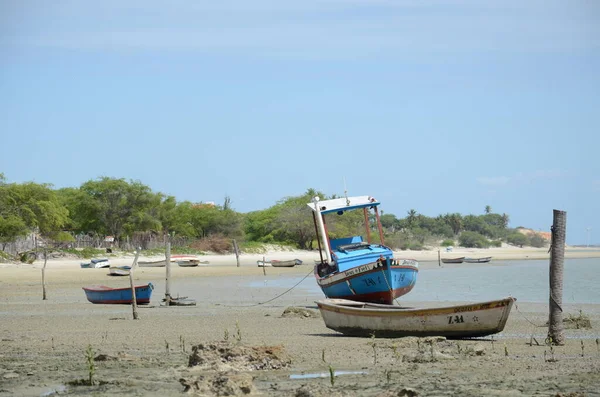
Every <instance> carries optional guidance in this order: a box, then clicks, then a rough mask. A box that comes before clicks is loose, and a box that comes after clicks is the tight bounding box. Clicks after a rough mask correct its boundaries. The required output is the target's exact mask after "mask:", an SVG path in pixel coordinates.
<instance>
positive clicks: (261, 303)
mask: <svg viewBox="0 0 600 397" xmlns="http://www.w3.org/2000/svg"><path fill="white" fill-rule="evenodd" d="M312 273H313V269H311V270H310V271H309V272H308V273H307V274H306V276H304V277H302V279H301V280H300V281H298V282H297V283H296V284H294V286H292V287H291V288H289V289H288V290H287V291H284V292H282V293H281V294H279V295H277V296H275V297H274V298H271V299H269V300H267V301H264V302H258V303H255V304H252V305H223V304H220V303H216V305H217V306H225V307H255V306H261V305H264V304H266V303H270V302H273V301H274V300H275V299H279V298H281V297H282V296H283V295H285V294H287V293H288V292H290V291H291V290H293V289H294V288H296V287H297V286H298V285H300V283H301V282H303V281H304V280H306V278H307V277H308V276H310V275H311V274H312Z"/></svg>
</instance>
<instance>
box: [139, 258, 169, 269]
mask: <svg viewBox="0 0 600 397" xmlns="http://www.w3.org/2000/svg"><path fill="white" fill-rule="evenodd" d="M137 265H138V266H139V267H165V266H167V261H166V259H160V260H157V261H138V263H137Z"/></svg>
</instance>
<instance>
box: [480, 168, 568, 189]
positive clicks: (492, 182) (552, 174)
mask: <svg viewBox="0 0 600 397" xmlns="http://www.w3.org/2000/svg"><path fill="white" fill-rule="evenodd" d="M566 175H567V173H566V172H565V171H561V170H537V171H531V172H518V173H516V174H515V175H513V176H480V177H478V178H476V180H477V182H478V183H479V184H481V185H484V186H508V185H517V186H518V185H524V184H531V183H534V182H537V181H541V180H552V179H559V178H563V177H565V176H566Z"/></svg>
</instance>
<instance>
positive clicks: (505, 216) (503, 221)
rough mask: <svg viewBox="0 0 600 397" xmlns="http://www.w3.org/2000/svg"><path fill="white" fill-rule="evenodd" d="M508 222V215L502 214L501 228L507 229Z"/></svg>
mask: <svg viewBox="0 0 600 397" xmlns="http://www.w3.org/2000/svg"><path fill="white" fill-rule="evenodd" d="M509 221H510V217H509V216H508V214H502V226H503V227H504V228H505V229H506V228H507V227H508V222H509Z"/></svg>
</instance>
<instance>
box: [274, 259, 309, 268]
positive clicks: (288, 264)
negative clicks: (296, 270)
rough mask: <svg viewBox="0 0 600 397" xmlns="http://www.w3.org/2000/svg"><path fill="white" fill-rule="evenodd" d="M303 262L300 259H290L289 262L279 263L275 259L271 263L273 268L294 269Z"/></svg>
mask: <svg viewBox="0 0 600 397" xmlns="http://www.w3.org/2000/svg"><path fill="white" fill-rule="evenodd" d="M301 264H302V261H301V260H300V259H290V260H287V261H278V260H275V259H273V260H272V261H271V266H273V267H294V266H297V265H301Z"/></svg>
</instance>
